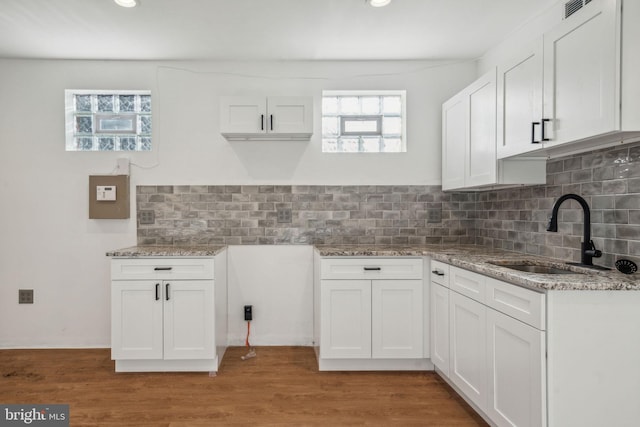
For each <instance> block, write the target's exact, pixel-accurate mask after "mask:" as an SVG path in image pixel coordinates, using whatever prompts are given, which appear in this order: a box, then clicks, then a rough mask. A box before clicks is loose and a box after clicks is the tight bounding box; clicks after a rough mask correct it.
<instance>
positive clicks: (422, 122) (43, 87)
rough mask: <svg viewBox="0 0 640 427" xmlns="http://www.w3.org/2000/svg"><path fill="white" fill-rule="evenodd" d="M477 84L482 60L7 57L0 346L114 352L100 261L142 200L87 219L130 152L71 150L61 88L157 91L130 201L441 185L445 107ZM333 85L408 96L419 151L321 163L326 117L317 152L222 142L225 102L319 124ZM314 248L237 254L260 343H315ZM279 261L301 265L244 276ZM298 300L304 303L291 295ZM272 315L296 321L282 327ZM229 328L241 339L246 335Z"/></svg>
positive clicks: (128, 241)
mask: <svg viewBox="0 0 640 427" xmlns="http://www.w3.org/2000/svg"><path fill="white" fill-rule="evenodd" d="M475 75H476V64H475V63H474V62H459V63H453V62H451V63H449V64H447V63H444V62H440V63H438V62H386V63H370V62H352V63H347V62H313V63H311V62H304V63H303V62H301V63H285V62H272V63H214V62H211V63H154V62H116V61H45V60H0V100H1V102H0V158H1V159H2V167H0V196H1V198H0V200H2V209H0V227H2V228H1V229H0V231H1V233H0V239H1V243H0V260H1V261H0V263H1V264H0V267H1V268H0V347H19V348H22V347H76V346H77V347H88V346H96V347H108V346H109V342H110V327H109V309H110V305H109V262H108V259H107V258H106V257H105V256H104V253H105V252H106V251H107V250H110V249H115V248H120V247H125V246H130V245H134V244H135V243H136V223H135V200H134V199H132V218H131V219H129V220H89V219H88V201H87V198H88V176H89V175H90V174H108V173H110V172H111V171H112V170H113V169H114V167H115V164H116V159H117V158H118V157H122V156H123V155H120V154H118V153H82V152H65V151H64V145H65V142H64V89H150V90H152V96H153V101H152V102H153V114H154V134H153V137H154V150H153V151H152V152H150V153H132V154H128V155H127V156H125V157H129V158H130V159H131V160H132V162H133V163H135V164H136V165H139V166H133V167H132V176H131V180H132V191H135V185H138V184H146V185H155V184H176V185H177V184H210V185H219V184H247V185H249V184H260V183H265V184H267V183H268V184H343V185H344V184H416V185H417V184H439V183H440V127H441V125H440V120H441V118H440V117H441V116H440V107H441V104H442V102H443V101H444V100H446V99H447V98H448V97H449V96H451V95H452V94H454V93H456V92H457V91H458V90H459V89H460V88H462V87H464V86H466V85H467V84H468V83H469V82H471V81H472V80H473V79H474V77H475ZM323 89H406V90H407V109H408V117H407V120H408V122H407V123H408V150H409V151H408V152H407V153H402V154H390V155H371V154H369V155H365V154H354V155H330V154H322V153H321V152H320V146H321V141H320V138H319V135H320V121H319V119H318V120H317V121H316V125H315V134H314V137H313V138H312V140H311V141H310V142H264V141H262V142H234V143H229V142H227V141H226V140H224V139H223V138H222V137H221V136H220V135H219V134H218V129H217V128H218V127H217V117H218V105H217V102H218V101H217V97H218V95H221V94H224V95H241V94H264V95H267V94H269V95H296V94H300V95H313V96H314V97H315V104H316V105H315V106H316V114H315V115H316V118H318V116H319V111H320V94H321V91H322V90H323ZM307 249H308V248H306V249H304V248H303V249H301V248H294V247H292V248H287V249H281V248H278V249H276V248H272V247H255V248H237V249H235V248H234V249H232V250H231V251H230V268H231V269H230V272H229V275H230V283H231V288H230V290H229V293H230V301H231V304H234V305H233V306H230V309H231V312H233V310H235V309H236V308H237V307H235V306H236V305H240V306H241V305H243V304H244V303H245V302H249V303H253V304H255V305H256V323H255V328H256V331H255V342H256V343H258V344H260V343H268V344H298V343H308V340H309V337H310V336H311V324H310V323H309V320H310V317H308V313H307V312H306V309H303V307H301V305H300V301H301V298H304V303H303V304H306V305H307V306H308V307H311V306H310V304H311V301H310V298H311V294H310V289H309V282H308V280H309V279H308V276H307V273H306V271H307V269H309V270H308V271H311V270H310V268H311V267H310V266H311V264H310V263H311V256H310V255H309V253H307V252H308V250H307ZM277 251H284V252H286V256H285V258H284V259H285V260H286V263H285V264H282V265H294V266H295V265H298V264H300V265H299V266H298V267H299V269H298V270H296V271H295V274H293V275H291V276H288V275H282V274H276V275H272V276H270V275H267V276H265V277H264V280H263V283H262V284H261V285H257V284H256V283H255V282H253V280H254V276H253V275H252V273H251V271H249V268H248V267H247V266H249V265H250V264H253V263H256V262H258V261H260V260H261V259H262V260H267V259H274V258H273V256H275V255H274V254H278V253H280V252H277ZM274 262H275V261H274ZM261 265H262V264H261ZM234 269H235V272H234ZM245 270H246V271H245ZM300 283H302V284H300ZM18 289H34V290H35V304H33V305H18V303H17V299H18V297H17V294H18ZM289 292H294V294H295V295H296V298H283V295H285V294H287V293H289ZM307 298H308V300H307ZM256 300H259V301H260V302H259V304H258V303H257V302H254V301H256ZM263 310H272V313H269V314H267V313H265V312H264V311H263ZM275 313H279V315H282V314H284V313H287V314H286V315H285V317H284V318H283V319H282V320H283V323H280V322H279V321H278V319H276V318H275V317H274V316H275ZM262 316H264V317H262ZM261 317H262V318H263V319H265V318H268V319H270V320H269V324H264V325H260V324H259V321H258V320H257V319H260V318H261ZM230 322H231V332H232V340H234V341H236V342H237V341H238V339H239V337H240V336H241V335H242V334H243V333H244V325H243V324H242V322H241V324H237V321H236V320H234V319H230ZM234 322H235V323H234ZM284 323H286V324H287V327H286V328H285V325H284Z"/></svg>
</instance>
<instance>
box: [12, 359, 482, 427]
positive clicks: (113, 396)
mask: <svg viewBox="0 0 640 427" xmlns="http://www.w3.org/2000/svg"><path fill="white" fill-rule="evenodd" d="M256 351H257V357H255V358H253V359H248V360H245V361H242V360H241V359H240V357H241V356H242V355H243V354H245V353H246V349H245V348H242V347H235V348H229V349H228V350H227V353H226V354H225V357H224V359H223V362H222V366H221V367H220V371H219V372H218V375H217V376H216V377H210V376H209V375H208V373H115V372H114V364H113V362H112V361H111V360H110V351H109V349H73V350H0V403H3V404H7V403H22V404H55V403H61V404H62V403H64V404H69V405H70V419H71V426H166V427H191V426H194V427H200V426H251V425H254V426H343V425H365V426H485V425H486V423H485V422H484V421H483V420H482V419H481V418H480V417H479V416H478V415H477V414H475V413H474V412H473V411H472V410H471V409H470V408H469V407H468V406H467V405H466V404H465V403H464V402H463V401H462V400H461V399H460V397H459V396H457V395H456V394H455V393H454V392H453V391H452V390H451V389H450V388H449V387H448V386H447V385H446V384H445V383H444V382H443V381H442V379H440V378H439V377H438V376H437V375H436V374H434V373H432V372H319V371H318V369H317V365H316V361H315V355H314V353H313V349H311V348H309V347H258V348H257V350H256Z"/></svg>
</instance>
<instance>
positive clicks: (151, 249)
mask: <svg viewBox="0 0 640 427" xmlns="http://www.w3.org/2000/svg"><path fill="white" fill-rule="evenodd" d="M226 248H227V247H226V246H224V245H220V246H132V247H130V248H124V249H116V250H114V251H109V252H107V254H106V255H107V256H112V257H158V256H168V257H171V256H187V257H188V256H191V257H196V256H214V255H217V254H219V253H220V252H222V251H223V250H225V249H226Z"/></svg>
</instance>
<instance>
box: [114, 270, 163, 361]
mask: <svg viewBox="0 0 640 427" xmlns="http://www.w3.org/2000/svg"><path fill="white" fill-rule="evenodd" d="M160 285H161V283H160V282H159V281H151V280H135V281H126V280H123V281H118V282H114V283H113V284H112V285H111V357H112V358H113V359H162V353H163V349H162V346H163V338H162V334H163V332H162V305H163V303H162V299H161V296H162V290H161V288H160Z"/></svg>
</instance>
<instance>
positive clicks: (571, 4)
mask: <svg viewBox="0 0 640 427" xmlns="http://www.w3.org/2000/svg"><path fill="white" fill-rule="evenodd" d="M589 3H591V0H571V1H568V2H566V3H565V4H564V19H567V18H568V17H570V16H571V15H573V14H574V13H576V12H577V11H579V10H580V9H582V8H583V7H585V6H586V5H588V4H589Z"/></svg>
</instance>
